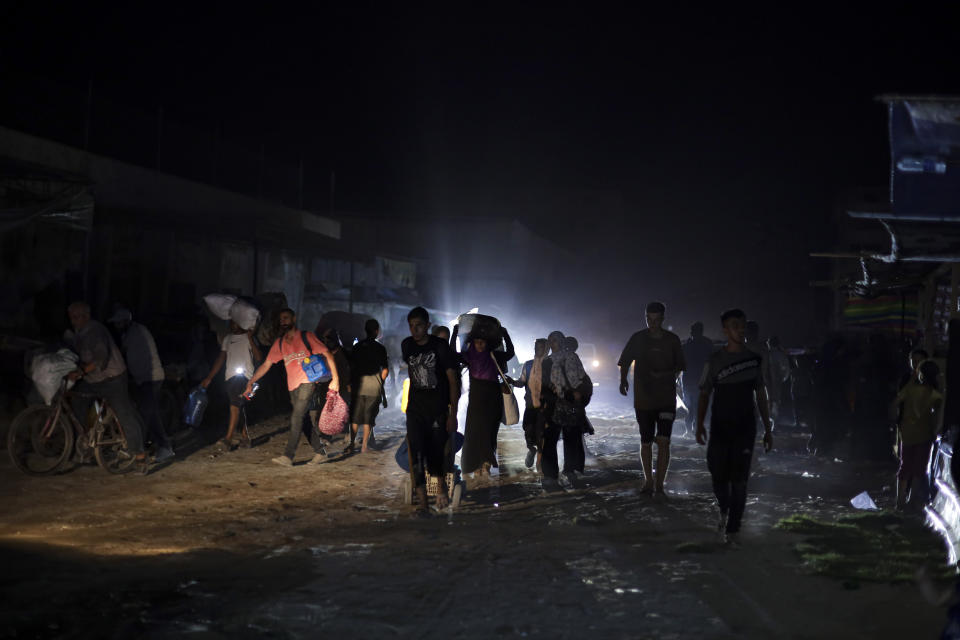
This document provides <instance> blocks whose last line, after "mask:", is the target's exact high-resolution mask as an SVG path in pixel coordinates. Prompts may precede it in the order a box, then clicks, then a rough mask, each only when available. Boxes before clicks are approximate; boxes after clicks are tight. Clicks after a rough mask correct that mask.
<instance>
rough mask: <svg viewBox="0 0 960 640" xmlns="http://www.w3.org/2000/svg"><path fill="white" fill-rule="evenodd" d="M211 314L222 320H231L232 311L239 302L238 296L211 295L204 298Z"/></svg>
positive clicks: (225, 294) (226, 294)
mask: <svg viewBox="0 0 960 640" xmlns="http://www.w3.org/2000/svg"><path fill="white" fill-rule="evenodd" d="M203 301H204V302H206V303H207V307H209V309H210V312H211V313H213V315H215V316H217V317H218V318H220V319H221V320H230V309H231V308H233V305H234V304H235V303H236V302H237V296H232V295H230V294H228V293H210V294H207V295H205V296H203Z"/></svg>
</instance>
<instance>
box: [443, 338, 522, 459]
mask: <svg viewBox="0 0 960 640" xmlns="http://www.w3.org/2000/svg"><path fill="white" fill-rule="evenodd" d="M491 320H492V319H491ZM459 331H460V325H459V324H458V325H456V326H454V328H453V336H451V338H450V341H451V344H453V345H455V344H456V341H457V334H458V333H459ZM501 343H504V344H505V346H506V349H505V350H503V351H501V350H499V349H496V348H497V347H499V346H500V345H501ZM513 356H514V349H513V341H512V340H510V334H508V333H507V330H506V329H505V328H503V327H500V326H499V323H492V322H491V323H481V322H475V323H474V325H473V327H472V328H471V329H470V333H469V334H468V335H467V339H466V341H465V342H464V345H463V348H462V349H461V350H460V360H461V362H462V363H463V365H464V366H465V367H466V368H467V370H468V371H469V373H470V396H469V402H468V404H467V424H466V427H465V428H464V443H463V453H462V454H461V456H460V468H461V469H462V470H463V472H464V473H473V472H479V474H480V475H484V474H489V473H490V468H491V467H497V466H499V465H498V464H497V434H498V433H499V432H500V419H501V418H502V417H503V392H502V390H501V388H502V386H503V385H505V384H506V381H505V380H504V381H501V379H500V372H504V373H505V372H506V370H507V362H509V361H510V359H511V358H513Z"/></svg>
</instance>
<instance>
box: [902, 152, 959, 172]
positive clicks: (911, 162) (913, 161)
mask: <svg viewBox="0 0 960 640" xmlns="http://www.w3.org/2000/svg"><path fill="white" fill-rule="evenodd" d="M897 169H898V170H899V171H900V172H901V173H940V174H943V173H946V172H947V163H946V161H945V160H944V159H943V158H937V157H935V156H924V157H922V158H917V157H915V156H904V157H902V158H900V159H899V160H897Z"/></svg>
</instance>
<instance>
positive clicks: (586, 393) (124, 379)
mask: <svg viewBox="0 0 960 640" xmlns="http://www.w3.org/2000/svg"><path fill="white" fill-rule="evenodd" d="M665 315H666V306H665V305H664V304H663V303H661V302H657V301H654V302H651V303H650V304H649V305H647V307H646V314H645V320H646V328H644V329H642V330H640V331H637V332H636V333H634V334H633V335H631V336H630V337H629V339H628V340H627V342H626V345H625V346H624V348H623V350H622V353H621V355H620V359H619V361H618V363H617V364H618V367H619V370H620V384H619V390H620V393H621V394H622V395H624V396H627V395H632V399H633V405H634V410H635V417H636V422H637V426H638V431H639V436H640V437H639V440H640V447H639V448H640V455H639V458H640V466H641V470H642V477H643V482H642V484H641V486H640V493H641V494H645V495H650V496H662V497H666V495H667V487H668V484H667V474H668V470H669V466H670V443H671V439H672V437H673V435H674V433H673V431H674V427H675V425H678V426H679V428H680V429H681V430H684V431H685V433H684V434H682V435H688V436H690V435H692V436H694V437H695V439H696V442H698V443H699V444H701V445H706V447H707V450H706V461H707V468H708V470H709V472H710V475H711V477H712V480H713V490H714V493H715V495H716V500H717V505H718V507H719V512H720V519H719V523H718V529H719V530H720V532H721V534H722V535H724V536H726V537H727V538H728V539H731V540H734V539H735V538H736V536H737V534H738V532H739V529H740V524H741V520H742V518H743V512H744V508H745V505H746V497H747V481H748V478H749V475H750V466H751V461H752V456H753V450H754V445H755V443H756V441H757V436H758V429H757V427H758V418H759V424H760V425H761V426H762V428H763V432H762V438H761V441H762V443H763V446H764V448H765V449H766V450H770V448H771V447H772V443H773V435H772V433H773V424H774V421H778V420H790V418H792V421H793V422H794V423H795V424H797V425H805V426H807V427H809V429H810V431H811V433H812V437H811V442H810V448H811V451H812V452H814V453H819V452H822V451H824V450H826V449H828V448H829V447H831V446H835V445H836V442H837V440H838V439H839V430H840V427H838V426H837V425H838V422H837V421H838V420H839V419H841V418H838V416H841V417H842V416H844V415H846V416H848V417H849V416H850V414H851V411H856V409H857V407H861V408H860V412H861V414H862V416H861V417H862V418H863V419H862V420H859V421H858V420H856V419H854V420H851V421H850V424H851V425H852V428H853V443H854V444H853V451H855V452H857V453H860V454H863V455H870V453H871V452H877V451H881V452H883V451H886V452H887V453H886V454H885V455H887V456H889V455H890V453H889V452H890V451H892V447H890V446H887V447H885V446H884V442H885V441H886V438H887V436H886V433H887V432H886V431H885V429H884V427H883V426H882V425H884V424H887V423H886V422H884V418H883V417H882V416H879V417H878V416H877V415H875V414H876V413H877V408H878V407H879V411H880V412H881V413H882V412H883V411H884V408H885V407H891V411H894V412H895V413H896V415H895V420H894V423H893V424H895V425H896V431H895V433H896V434H897V439H898V441H899V445H900V446H899V452H900V468H899V470H898V473H897V480H898V491H897V504H898V506H899V507H901V508H902V507H903V506H905V504H906V498H907V496H908V494H909V493H910V492H911V491H912V493H913V495H915V496H917V495H919V496H921V499H922V496H923V495H924V494H925V492H926V478H925V473H924V467H925V460H926V458H927V457H929V451H930V446H931V443H932V440H933V438H934V437H935V428H936V418H935V415H936V412H937V410H938V409H939V407H940V404H941V403H942V397H943V396H942V394H941V393H940V391H939V390H938V375H939V371H938V369H937V366H936V365H935V364H934V363H933V362H932V361H931V360H929V359H928V358H927V357H926V354H925V353H924V352H922V351H921V350H914V351H912V352H911V354H910V373H909V374H908V375H906V376H905V377H904V378H903V379H901V380H900V384H899V386H898V387H894V386H893V385H891V384H889V383H888V381H889V378H890V377H891V376H892V372H894V371H895V370H896V368H895V367H894V366H893V364H892V360H891V359H890V358H889V357H888V356H887V353H886V351H885V349H884V347H885V346H886V345H885V344H884V343H883V341H882V340H879V339H876V338H874V339H871V340H870V342H869V343H868V349H867V351H866V352H865V353H859V354H857V357H858V358H859V360H857V358H855V357H854V354H853V351H852V349H851V348H850V346H849V345H847V344H846V343H845V342H844V341H843V339H841V338H838V337H835V338H832V339H831V340H830V341H828V343H827V344H826V345H825V346H824V348H823V349H822V350H821V351H820V352H819V353H818V354H816V356H810V355H808V353H797V352H793V353H791V352H788V351H787V350H785V349H784V348H783V347H782V346H781V344H780V341H779V340H778V339H777V338H776V337H771V338H769V339H768V340H766V341H764V342H761V341H760V337H759V326H758V325H757V324H756V323H755V322H748V321H747V317H746V314H745V313H744V312H743V311H741V310H739V309H732V310H728V311H725V312H724V313H723V314H722V315H721V316H720V327H721V330H722V332H723V336H724V342H723V343H722V344H718V343H715V342H714V341H712V340H710V339H709V338H707V337H705V335H704V325H703V323H702V322H696V323H694V324H693V325H692V327H691V330H690V337H689V338H688V339H687V340H685V341H681V339H680V337H679V336H677V335H676V334H675V333H673V332H672V331H670V330H668V329H666V328H665V327H664V321H665ZM68 316H69V318H70V322H71V325H72V327H73V329H72V332H70V333H69V335H68V336H67V337H68V340H69V341H70V343H71V345H72V346H73V348H74V350H75V351H76V353H77V354H78V355H79V359H80V363H79V365H78V367H77V369H76V370H75V371H73V372H72V373H70V375H69V377H70V378H71V379H72V380H75V381H78V383H79V390H81V391H83V392H84V394H83V395H79V394H78V395H77V397H75V398H74V408H75V410H76V411H77V413H78V415H84V412H85V410H86V406H85V404H84V403H88V402H89V398H88V397H87V396H89V395H94V396H100V397H103V398H106V399H107V400H108V401H109V402H110V404H111V405H112V406H113V408H114V410H115V412H116V413H117V416H118V418H119V420H120V421H121V422H122V423H123V425H124V428H125V432H126V436H127V443H128V450H129V453H130V455H132V456H134V457H135V459H136V465H137V467H138V468H139V469H140V470H142V471H144V472H145V471H146V470H147V469H148V468H149V459H148V454H147V444H150V443H152V445H153V448H154V456H153V460H154V461H155V462H166V461H169V460H172V459H174V458H175V456H176V454H175V452H174V449H173V446H172V443H171V440H170V437H169V435H168V434H167V433H166V432H165V430H164V428H163V424H162V423H161V420H160V417H159V410H158V396H159V393H160V385H161V384H162V381H163V376H164V371H163V367H162V365H161V363H160V360H159V357H158V355H157V347H156V344H155V342H154V339H153V336H152V335H151V333H150V331H149V330H148V329H147V328H146V327H144V326H143V325H141V324H139V323H137V322H135V321H134V319H133V316H132V314H131V313H130V311H129V310H127V309H124V308H117V309H116V310H115V312H114V313H113V315H112V316H111V317H110V318H109V320H108V324H111V325H112V326H113V327H114V329H115V330H116V335H117V336H118V337H119V343H120V345H121V346H118V344H117V341H116V340H115V339H114V336H113V335H111V332H110V331H109V330H108V329H107V328H106V326H104V325H103V324H100V323H99V322H97V321H96V320H94V319H92V318H91V317H90V307H89V306H88V305H87V304H85V303H83V302H77V303H74V304H72V305H70V307H69V309H68ZM277 319H278V334H277V335H278V337H277V338H276V339H275V340H274V342H273V343H272V344H271V345H269V348H266V347H263V348H262V347H261V345H260V344H259V343H258V341H257V340H256V339H255V337H254V332H253V331H245V330H244V329H242V328H241V327H240V326H238V325H237V324H236V323H235V322H231V325H230V331H229V333H227V334H226V335H225V336H224V337H223V338H222V340H221V341H220V344H219V347H220V352H219V356H218V357H217V358H216V360H215V361H214V363H213V365H212V366H211V367H210V368H209V371H208V372H207V374H206V376H205V377H204V378H203V379H202V380H201V381H200V383H199V384H200V386H201V387H203V388H207V387H209V386H210V385H211V383H212V382H213V381H214V380H215V379H216V378H217V376H219V375H220V373H221V371H222V372H223V389H224V390H225V392H226V396H227V399H228V404H229V414H228V419H227V425H226V432H225V435H224V436H223V438H222V439H221V441H220V444H221V445H222V446H223V447H225V448H226V449H227V450H232V449H233V448H234V447H235V446H237V442H235V436H236V435H238V434H239V446H244V447H249V446H251V438H250V435H249V431H248V429H247V424H246V419H245V412H244V408H245V406H246V405H247V404H248V403H249V402H250V401H251V398H252V397H253V395H254V393H255V392H256V389H257V386H258V383H259V381H260V380H261V379H263V378H264V376H266V375H267V374H268V372H269V371H270V370H271V369H272V367H273V366H274V365H275V364H280V363H283V367H282V369H283V371H284V374H285V377H286V385H287V391H288V393H289V398H290V404H291V412H290V419H289V423H290V429H289V434H288V436H287V442H286V447H285V449H284V451H283V453H282V455H280V456H278V457H275V458H273V459H272V462H274V463H276V464H278V465H281V466H286V467H290V466H293V465H294V460H295V456H296V453H297V449H298V447H299V445H300V442H301V438H302V437H303V438H305V439H306V440H307V442H308V443H309V445H310V447H311V449H312V451H313V455H312V457H311V458H310V460H309V462H308V464H311V465H317V464H321V463H323V462H326V461H327V460H328V459H329V458H330V457H334V456H339V455H344V454H350V453H355V452H359V453H367V452H368V451H369V450H370V447H371V445H372V443H373V441H374V435H373V431H374V427H375V426H376V419H377V417H378V414H379V411H380V408H381V406H383V407H387V406H388V400H387V393H386V384H387V381H388V379H389V377H390V375H391V374H392V373H393V374H394V375H396V372H397V371H398V367H397V366H396V365H397V363H396V362H391V359H390V358H389V357H388V349H387V348H386V347H385V346H384V345H383V344H381V342H380V339H381V338H382V332H381V328H380V324H379V323H378V321H377V320H375V319H372V318H371V319H368V320H367V321H366V324H365V326H364V331H365V334H366V335H365V338H364V339H363V340H358V341H357V342H356V343H355V344H353V345H351V346H350V347H349V348H348V347H345V346H344V345H343V344H342V342H341V339H340V336H339V334H338V332H337V330H336V329H335V328H333V327H321V328H319V329H318V331H317V332H314V331H308V330H303V329H301V328H300V327H298V325H297V315H296V313H295V312H294V311H293V310H292V309H282V310H281V311H280V312H279V314H278V315H277ZM407 325H408V329H409V334H410V335H409V336H408V337H406V338H405V339H403V340H402V342H400V344H399V345H398V346H399V349H398V350H399V355H400V367H402V368H403V369H405V370H406V372H407V375H408V378H409V381H408V383H407V385H408V387H407V389H408V390H407V392H406V394H407V395H406V398H405V402H404V406H405V413H406V442H407V446H408V451H409V459H410V466H411V473H412V476H411V477H412V486H413V490H414V492H415V495H416V503H417V506H418V509H419V510H420V511H421V512H424V511H426V510H427V509H428V500H427V492H426V482H427V477H428V476H434V477H436V478H438V479H439V483H440V490H439V491H437V492H436V506H437V507H438V508H443V507H445V506H446V505H447V502H448V490H447V489H448V487H446V478H447V474H448V473H449V472H450V471H451V466H452V464H453V460H454V456H453V451H454V449H455V448H456V447H457V446H458V443H457V444H455V442H454V439H453V438H451V434H453V433H455V432H456V431H457V430H458V424H457V415H458V406H459V403H460V400H461V397H462V396H464V395H465V396H466V401H467V407H466V422H465V424H464V425H463V445H462V452H461V456H460V472H461V473H463V474H473V476H474V478H475V479H478V478H483V477H485V476H489V475H491V474H492V473H493V470H494V469H497V468H498V467H499V464H500V461H499V459H498V439H499V432H500V427H501V424H511V423H510V422H509V421H508V420H507V416H508V415H509V413H510V411H509V406H508V405H509V399H512V396H513V391H512V389H513V388H518V389H523V390H524V391H523V411H522V429H523V438H524V444H525V446H526V449H527V452H526V456H525V459H524V463H525V465H526V467H527V468H529V469H533V468H534V467H535V468H536V470H537V471H538V472H540V473H541V474H542V482H543V486H544V489H545V490H552V489H556V488H558V487H559V486H560V479H561V475H562V476H563V477H564V478H565V479H566V480H567V481H568V482H569V483H570V484H574V485H575V484H576V480H577V474H583V473H584V471H585V461H586V451H585V444H584V436H585V435H586V434H590V433H592V432H593V426H592V424H591V422H590V419H589V417H588V415H587V406H588V405H589V403H590V401H591V398H592V394H593V390H594V385H593V381H592V380H591V378H590V376H589V375H588V374H587V371H586V370H585V368H584V366H583V363H582V362H581V360H580V357H579V356H578V355H577V349H578V342H577V340H576V338H574V337H572V336H566V335H564V334H563V333H562V332H561V331H553V332H551V333H550V334H549V335H548V336H546V337H542V338H536V339H535V340H534V344H533V358H532V359H530V360H527V361H526V362H524V363H523V364H522V365H521V366H520V367H519V375H518V376H517V377H516V378H514V377H511V376H510V375H508V373H507V372H508V371H511V369H510V366H509V363H510V361H511V360H512V359H513V358H514V357H515V347H514V344H513V341H512V339H511V337H510V334H509V332H508V330H507V328H506V327H504V326H501V324H500V323H499V321H497V320H496V319H494V318H489V317H486V316H476V317H475V318H472V321H471V326H469V327H467V328H466V329H465V331H464V333H463V334H462V335H461V327H460V325H459V324H458V325H455V326H454V327H453V330H452V332H451V331H449V329H448V328H447V327H446V326H443V325H438V326H436V327H432V330H431V318H430V316H429V313H428V312H427V310H426V309H424V308H423V307H416V308H414V309H412V310H411V311H410V312H409V314H408V316H407ZM121 347H122V348H121ZM264 352H265V353H264ZM318 360H319V363H318V362H317V361H318ZM312 361H313V364H310V365H309V366H308V364H309V363H311V362H312ZM855 361H859V362H860V366H858V367H854V366H853V364H852V363H853V362H855ZM318 364H320V365H323V366H322V367H321V369H323V368H325V371H326V372H327V375H326V376H325V377H321V378H317V377H315V376H314V374H312V373H311V372H312V371H314V370H315V367H316V366H317V365H318ZM464 372H466V374H467V375H466V380H464V377H463V373H464ZM631 373H632V378H631ZM858 373H859V377H858V375H857V374H858ZM465 383H466V385H467V386H468V391H467V392H466V393H465V394H464V391H463V386H464V384H465ZM394 388H397V387H396V385H394ZM631 389H632V394H631V393H630V392H631ZM131 391H132V392H133V393H132V394H131V393H130V392H131ZM328 391H330V392H332V393H333V394H334V397H335V396H336V394H339V395H340V397H341V398H342V399H343V400H344V401H345V402H346V403H347V404H348V405H349V407H350V413H349V419H348V420H347V421H346V424H345V425H344V429H343V435H342V442H343V443H344V446H343V449H342V450H341V451H331V452H328V450H327V447H330V446H332V443H331V440H330V439H329V438H325V437H324V436H323V435H322V434H321V433H320V432H319V431H318V429H317V428H316V425H317V422H318V415H319V414H320V413H321V412H323V410H324V406H325V403H326V402H327V398H328ZM888 391H889V394H887V393H886V392H888ZM131 395H132V396H133V397H134V398H135V399H136V401H135V402H134V401H132V400H131V397H130V396H131ZM888 396H889V397H888ZM85 398H86V399H85ZM514 402H515V401H514ZM862 404H868V405H869V407H868V408H866V407H862V406H861V405H862ZM684 409H685V413H686V419H685V420H678V417H679V416H678V410H684ZM867 425H869V426H867ZM708 426H709V431H708ZM843 428H846V425H844V426H843ZM871 430H872V431H871ZM358 439H359V444H358ZM561 441H562V443H563V445H562V446H563V464H562V467H561V464H560V457H559V454H558V447H559V446H560V442H561ZM886 444H890V443H889V442H886ZM654 453H655V454H656V455H654Z"/></svg>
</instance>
